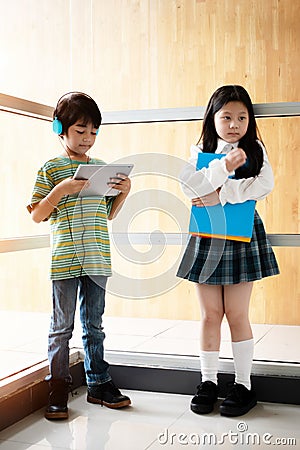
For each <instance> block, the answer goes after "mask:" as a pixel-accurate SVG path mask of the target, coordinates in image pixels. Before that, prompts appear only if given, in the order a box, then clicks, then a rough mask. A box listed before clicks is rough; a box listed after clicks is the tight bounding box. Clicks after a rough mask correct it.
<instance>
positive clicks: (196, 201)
mask: <svg viewBox="0 0 300 450" xmlns="http://www.w3.org/2000/svg"><path fill="white" fill-rule="evenodd" d="M219 192H220V189H217V190H216V191H214V192H211V193H210V194H207V195H204V196H203V197H197V198H193V199H192V205H193V206H198V207H200V208H203V207H204V206H215V205H218V204H219V203H220V198H219Z"/></svg>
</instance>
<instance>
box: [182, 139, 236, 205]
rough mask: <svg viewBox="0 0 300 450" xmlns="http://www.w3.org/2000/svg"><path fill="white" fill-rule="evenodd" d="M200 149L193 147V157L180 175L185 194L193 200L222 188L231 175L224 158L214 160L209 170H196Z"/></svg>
mask: <svg viewBox="0 0 300 450" xmlns="http://www.w3.org/2000/svg"><path fill="white" fill-rule="evenodd" d="M199 152H201V150H200V149H199V147H197V146H195V145H192V146H191V156H190V158H189V161H188V164H187V165H186V166H185V167H184V169H183V170H182V172H181V173H180V175H179V178H180V181H181V187H182V190H183V192H184V194H185V195H186V196H187V197H188V198H190V199H192V198H196V197H202V196H203V195H207V194H209V193H211V192H213V191H215V190H216V189H218V188H219V187H221V186H222V185H223V184H224V183H225V182H226V180H227V179H228V176H229V175H231V173H230V172H228V170H227V169H226V165H225V161H224V158H222V159H221V160H220V159H214V160H213V161H211V162H210V164H209V166H208V168H203V169H201V170H196V165H197V160H198V153H199Z"/></svg>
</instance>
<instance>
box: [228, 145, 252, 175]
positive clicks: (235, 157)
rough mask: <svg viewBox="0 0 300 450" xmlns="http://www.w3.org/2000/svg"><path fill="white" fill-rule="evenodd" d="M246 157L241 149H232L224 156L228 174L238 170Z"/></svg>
mask: <svg viewBox="0 0 300 450" xmlns="http://www.w3.org/2000/svg"><path fill="white" fill-rule="evenodd" d="M246 159H247V156H246V153H245V152H244V150H243V149H242V148H239V147H237V148H234V149H233V150H231V151H230V152H229V153H228V154H227V155H226V156H225V163H226V169H227V170H228V172H232V171H233V170H236V169H238V168H239V167H241V166H243V165H244V164H245V162H246Z"/></svg>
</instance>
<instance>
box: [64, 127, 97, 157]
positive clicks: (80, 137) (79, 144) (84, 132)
mask: <svg viewBox="0 0 300 450" xmlns="http://www.w3.org/2000/svg"><path fill="white" fill-rule="evenodd" d="M96 132H97V129H96V128H94V126H93V125H92V123H90V122H88V123H87V124H84V123H83V121H82V120H78V121H77V122H76V123H74V125H71V126H70V127H69V129H68V131H67V133H66V134H64V135H63V140H64V142H65V144H66V146H67V148H68V154H69V156H70V157H73V158H77V159H80V158H82V157H83V156H84V155H85V154H86V153H87V152H88V151H89V149H90V148H91V147H92V146H93V145H94V143H95V139H96Z"/></svg>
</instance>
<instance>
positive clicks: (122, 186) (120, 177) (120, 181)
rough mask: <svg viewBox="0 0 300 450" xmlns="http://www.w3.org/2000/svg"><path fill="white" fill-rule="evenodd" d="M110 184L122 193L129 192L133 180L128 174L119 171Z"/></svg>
mask: <svg viewBox="0 0 300 450" xmlns="http://www.w3.org/2000/svg"><path fill="white" fill-rule="evenodd" d="M108 186H109V187H111V188H113V189H117V190H118V191H120V192H121V193H122V194H128V193H129V191H130V189H131V181H130V178H128V177H127V175H124V174H123V173H117V176H116V178H111V179H110V181H109V183H108Z"/></svg>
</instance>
